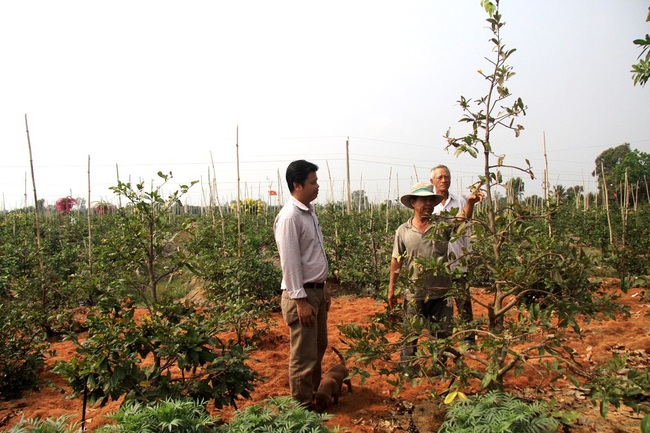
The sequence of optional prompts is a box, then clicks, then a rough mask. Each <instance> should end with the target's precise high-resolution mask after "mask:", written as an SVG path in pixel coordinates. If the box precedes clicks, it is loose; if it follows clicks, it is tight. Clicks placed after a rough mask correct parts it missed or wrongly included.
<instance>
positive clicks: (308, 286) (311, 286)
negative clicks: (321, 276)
mask: <svg viewBox="0 0 650 433" xmlns="http://www.w3.org/2000/svg"><path fill="white" fill-rule="evenodd" d="M302 286H303V287H304V288H305V289H323V288H325V283H305V284H303V285H302Z"/></svg>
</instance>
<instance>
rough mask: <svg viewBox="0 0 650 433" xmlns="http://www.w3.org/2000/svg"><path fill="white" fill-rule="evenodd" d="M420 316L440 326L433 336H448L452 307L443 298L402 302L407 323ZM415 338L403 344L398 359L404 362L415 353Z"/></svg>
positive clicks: (452, 312)
mask: <svg viewBox="0 0 650 433" xmlns="http://www.w3.org/2000/svg"><path fill="white" fill-rule="evenodd" d="M417 315H420V316H422V317H424V318H425V319H427V320H428V321H430V322H432V323H436V324H438V325H439V326H440V329H439V330H438V331H436V333H435V336H436V337H439V338H445V337H448V336H449V333H450V332H449V330H450V328H451V322H452V319H453V316H454V307H453V306H452V305H451V304H450V303H449V302H448V300H447V299H445V298H439V299H430V300H428V301H419V300H404V320H405V321H408V320H410V319H412V318H414V317H415V316H417ZM417 343H418V341H417V338H416V339H413V340H409V342H408V343H405V344H404V347H403V348H402V351H401V353H400V356H399V359H400V361H401V362H404V361H406V360H407V359H408V358H409V357H412V356H414V355H415V352H416V351H417Z"/></svg>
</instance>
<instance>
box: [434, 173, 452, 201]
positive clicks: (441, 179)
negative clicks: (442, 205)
mask: <svg viewBox="0 0 650 433" xmlns="http://www.w3.org/2000/svg"><path fill="white" fill-rule="evenodd" d="M430 180H431V183H432V184H433V186H434V187H436V194H440V195H444V196H445V197H446V196H447V194H449V185H450V184H451V174H450V173H449V170H447V169H446V168H436V169H435V170H434V171H433V177H432V178H431V179H430Z"/></svg>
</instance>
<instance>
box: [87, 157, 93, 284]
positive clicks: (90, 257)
mask: <svg viewBox="0 0 650 433" xmlns="http://www.w3.org/2000/svg"><path fill="white" fill-rule="evenodd" d="M86 208H87V210H88V211H87V212H86V213H87V216H88V272H89V274H90V277H91V278H92V276H93V230H92V224H91V222H92V219H91V218H90V213H91V208H90V155H88V206H87V207H86Z"/></svg>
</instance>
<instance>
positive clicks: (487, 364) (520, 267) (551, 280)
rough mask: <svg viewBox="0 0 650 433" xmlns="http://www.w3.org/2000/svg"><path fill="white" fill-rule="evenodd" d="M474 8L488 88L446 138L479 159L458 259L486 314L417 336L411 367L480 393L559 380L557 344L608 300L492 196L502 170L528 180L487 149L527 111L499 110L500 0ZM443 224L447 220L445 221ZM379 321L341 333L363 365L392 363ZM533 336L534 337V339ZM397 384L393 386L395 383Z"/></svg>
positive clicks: (420, 328) (581, 259)
mask: <svg viewBox="0 0 650 433" xmlns="http://www.w3.org/2000/svg"><path fill="white" fill-rule="evenodd" d="M482 5H483V6H484V7H485V9H486V11H487V13H488V15H489V18H488V19H487V22H488V23H489V26H490V30H491V32H492V35H493V37H492V38H491V43H492V44H493V52H494V57H493V59H488V62H489V64H490V70H489V71H488V72H483V71H479V73H480V74H481V76H482V77H483V78H484V79H485V81H486V83H487V93H486V95H485V96H482V97H479V98H478V99H476V100H472V99H468V98H465V97H463V96H461V98H460V101H459V103H460V106H461V108H462V109H463V113H464V114H463V116H462V118H461V119H460V122H461V123H466V124H468V125H470V131H469V133H468V134H466V135H464V136H460V137H454V136H452V135H451V132H450V131H448V132H447V134H446V138H447V143H448V147H451V148H455V149H456V151H455V153H456V155H457V156H458V155H463V154H469V155H471V156H472V157H474V158H476V157H478V156H479V155H481V156H482V157H483V167H484V171H483V174H482V175H481V176H480V177H479V180H478V182H476V183H475V184H474V187H476V185H479V186H481V188H482V190H483V191H484V193H485V195H486V199H485V200H484V202H483V205H481V207H480V208H478V209H477V210H476V211H475V212H474V219H473V220H472V230H473V236H475V237H476V239H475V240H474V241H473V242H472V245H473V251H471V252H467V253H466V254H465V255H464V256H463V260H464V261H465V262H466V264H467V267H468V270H469V276H470V279H471V281H473V282H479V283H480V285H481V287H484V288H485V291H486V292H487V293H488V294H489V299H488V300H481V301H480V305H481V306H482V307H483V308H485V309H486V310H487V313H486V315H485V316H483V317H478V318H476V320H475V321H474V322H473V323H470V324H466V323H463V322H460V321H459V322H457V323H455V329H454V333H453V334H452V335H451V336H450V337H449V338H446V339H435V338H429V339H426V338H420V339H418V351H417V356H416V359H415V360H414V364H415V365H411V366H409V368H410V369H411V370H412V368H413V367H418V366H419V367H420V371H422V372H427V371H430V370H431V368H432V367H434V368H437V370H438V371H440V364H442V367H443V373H444V374H446V375H447V376H448V377H453V378H454V381H455V385H454V386H462V385H463V384H466V383H468V382H469V381H470V380H472V379H474V378H475V379H479V380H480V382H481V385H482V386H483V387H484V388H488V389H499V390H502V389H503V388H504V379H505V377H506V375H507V374H508V373H511V372H514V373H515V374H517V373H518V372H520V371H521V370H522V369H523V367H524V366H525V365H526V364H534V368H537V369H539V368H546V369H547V370H548V371H549V372H551V374H552V373H553V372H555V374H558V375H563V374H566V371H567V369H568V368H571V369H575V368H578V367H577V366H576V363H575V362H574V360H573V351H572V350H571V348H570V347H566V346H565V343H564V340H563V335H564V333H565V332H570V331H575V332H580V327H579V325H578V318H579V317H583V316H582V315H585V317H586V318H587V319H588V320H589V319H590V317H591V316H592V315H595V313H596V312H601V313H605V315H607V314H608V313H609V311H608V308H609V306H611V305H612V303H611V302H610V303H607V302H603V301H602V296H604V295H602V294H599V293H598V292H597V290H596V289H597V288H596V287H595V286H594V285H593V284H591V283H590V282H589V281H588V279H587V277H588V275H589V271H590V265H591V264H590V261H589V259H588V258H587V257H586V256H585V254H584V253H583V252H582V251H580V250H578V249H576V248H575V247H574V246H572V245H571V244H570V243H569V241H568V240H562V239H556V238H552V237H549V236H548V230H547V226H546V219H545V216H544V215H534V214H533V212H532V211H531V210H530V209H527V208H525V207H524V206H523V205H522V204H517V203H511V204H509V205H508V206H507V207H505V208H500V207H498V206H497V204H496V200H494V197H495V196H496V190H495V188H497V187H499V188H503V187H504V182H503V178H502V173H501V170H502V169H503V168H504V167H508V169H509V170H519V171H520V172H523V173H526V174H528V175H530V176H531V178H532V177H533V172H532V168H531V167H530V164H529V163H528V161H527V160H526V161H525V162H526V166H524V167H519V166H516V165H515V166H506V165H505V164H504V158H505V155H499V154H497V153H496V152H495V148H494V143H493V132H494V131H495V130H496V129H497V128H499V129H505V130H508V131H512V132H513V133H514V135H515V137H518V136H519V135H520V133H521V131H522V130H523V129H524V128H523V126H522V125H520V124H518V123H515V121H516V119H517V118H518V117H519V116H521V115H524V114H525V110H526V106H525V105H524V103H523V101H522V100H521V98H516V99H515V100H514V102H512V103H511V104H509V105H506V102H505V100H506V99H508V98H510V97H511V93H510V91H509V89H508V87H507V84H508V81H509V80H510V79H511V78H512V77H513V76H514V71H513V69H512V67H511V66H509V65H508V64H507V62H508V60H509V58H510V56H511V55H512V54H513V53H514V52H515V50H514V49H507V48H506V45H505V44H504V42H503V40H502V38H501V30H502V28H503V26H504V24H505V23H504V22H503V21H502V17H501V14H500V13H499V2H498V0H497V1H488V0H485V1H483V2H482ZM453 217H455V216H453ZM450 220H452V221H453V220H455V218H451V216H450ZM423 265H424V266H429V269H430V270H431V271H432V272H445V269H444V268H443V267H441V266H440V263H427V264H423ZM405 277H408V276H405ZM451 295H452V296H453V295H454V293H453V291H452V292H451ZM601 295H602V296H601ZM474 301H475V302H478V300H477V299H474ZM612 308H613V307H612ZM383 319H384V320H383V321H377V322H376V323H373V324H372V325H371V326H370V327H368V328H367V329H363V330H362V329H361V328H360V327H359V326H358V325H350V326H347V327H342V328H341V329H342V331H343V333H344V334H345V335H346V337H347V341H348V342H349V343H350V344H351V346H352V349H351V352H352V354H359V355H360V359H361V360H364V361H366V362H370V363H372V362H374V360H376V359H383V360H385V361H388V362H391V359H393V357H392V353H391V352H393V351H395V350H396V349H397V348H398V347H399V346H398V345H397V346H396V345H394V344H390V343H388V341H389V340H388V339H387V338H386V333H384V331H383V329H382V328H381V326H380V325H379V324H378V323H379V322H381V323H382V324H383V325H384V326H388V327H391V326H392V328H393V329H396V328H395V326H394V323H395V320H394V319H391V317H390V315H388V316H385V317H384V318H383ZM427 328H428V325H427V324H426V323H425V322H424V321H422V320H417V318H416V319H414V320H413V321H412V322H411V323H410V324H409V325H408V326H406V327H405V328H403V329H401V330H399V328H397V330H399V331H400V332H401V333H402V336H403V337H402V338H403V340H404V339H414V337H415V336H416V335H423V334H427V332H428V333H430V335H435V334H434V333H433V332H432V331H435V330H434V329H427ZM467 333H475V334H476V335H477V336H478V347H477V350H474V351H469V350H468V346H467V343H464V342H463V340H464V336H465V335H466V334H467ZM533 336H536V337H537V338H535V339H532V337H533ZM449 358H453V359H454V363H453V365H449V363H446V362H445V359H449ZM393 365H395V368H393V369H392V370H384V371H383V372H384V373H386V374H390V373H393V372H397V371H399V368H400V367H399V364H393ZM360 373H361V374H364V372H360ZM395 384H396V385H397V386H401V382H399V381H397V382H395Z"/></svg>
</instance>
